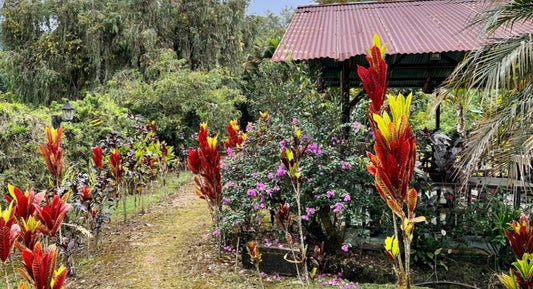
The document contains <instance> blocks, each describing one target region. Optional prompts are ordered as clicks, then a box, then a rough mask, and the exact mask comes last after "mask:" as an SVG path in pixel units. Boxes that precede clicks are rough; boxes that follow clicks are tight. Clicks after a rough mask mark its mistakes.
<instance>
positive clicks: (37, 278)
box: [17, 242, 68, 289]
mask: <svg viewBox="0 0 533 289" xmlns="http://www.w3.org/2000/svg"><path fill="white" fill-rule="evenodd" d="M57 255H58V250H57V248H56V246H55V245H51V246H49V247H48V248H46V249H45V250H44V251H43V248H42V245H41V243H40V242H38V243H37V244H35V246H34V248H33V250H30V249H25V250H23V251H22V264H23V265H24V268H17V271H18V272H19V273H20V275H22V277H23V278H24V279H26V281H28V282H29V283H30V284H31V285H32V286H33V288H35V289H62V288H64V287H63V284H64V283H65V280H66V278H67V274H68V269H65V267H63V266H61V267H59V268H58V269H56V266H57Z"/></svg>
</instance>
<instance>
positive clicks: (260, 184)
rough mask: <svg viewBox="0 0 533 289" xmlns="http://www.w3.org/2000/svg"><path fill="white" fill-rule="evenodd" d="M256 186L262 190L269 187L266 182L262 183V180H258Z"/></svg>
mask: <svg viewBox="0 0 533 289" xmlns="http://www.w3.org/2000/svg"><path fill="white" fill-rule="evenodd" d="M255 186H256V188H257V189H258V190H261V191H262V190H266V188H267V186H266V185H265V184H263V183H261V182H257V183H256V184H255Z"/></svg>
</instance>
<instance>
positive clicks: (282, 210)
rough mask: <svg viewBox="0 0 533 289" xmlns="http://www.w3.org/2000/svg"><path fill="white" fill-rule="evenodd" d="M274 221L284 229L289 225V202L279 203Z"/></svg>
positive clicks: (290, 218)
mask: <svg viewBox="0 0 533 289" xmlns="http://www.w3.org/2000/svg"><path fill="white" fill-rule="evenodd" d="M276 221H277V222H278V224H279V225H280V226H281V228H282V229H283V230H285V231H286V230H287V228H288V227H289V226H290V225H291V223H292V217H291V205H290V204H289V203H283V204H279V208H278V211H277V212H276Z"/></svg>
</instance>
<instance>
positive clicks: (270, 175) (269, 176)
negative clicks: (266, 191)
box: [267, 172, 274, 180]
mask: <svg viewBox="0 0 533 289" xmlns="http://www.w3.org/2000/svg"><path fill="white" fill-rule="evenodd" d="M267 178H268V179H269V180H272V179H273V178H274V173H272V172H268V175H267Z"/></svg>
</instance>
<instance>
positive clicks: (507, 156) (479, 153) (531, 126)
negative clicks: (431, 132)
mask: <svg viewBox="0 0 533 289" xmlns="http://www.w3.org/2000/svg"><path fill="white" fill-rule="evenodd" d="M532 94H533V82H531V81H530V82H529V84H528V85H527V86H526V87H525V88H524V89H523V90H521V91H519V92H516V94H515V95H513V97H511V98H509V102H507V103H505V104H503V105H500V106H499V107H498V109H497V110H496V111H495V112H494V114H493V115H491V116H487V117H486V118H485V119H484V120H483V121H482V122H481V123H480V124H479V125H478V126H477V129H476V130H475V131H474V132H473V133H472V134H471V135H470V138H469V140H468V141H467V144H466V148H465V150H464V151H463V153H462V158H461V160H460V162H459V168H460V175H461V178H462V181H463V183H462V185H463V186H464V185H466V182H467V179H468V177H469V176H471V175H472V174H473V173H474V172H475V171H476V170H477V169H478V167H479V165H480V163H481V160H482V159H483V158H488V157H489V156H490V165H491V167H492V170H493V171H497V172H499V173H500V174H503V175H507V176H509V177H516V176H520V177H524V176H527V175H528V174H529V172H530V171H531V163H532V161H533V137H532V136H533V97H531V95H532Z"/></svg>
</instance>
